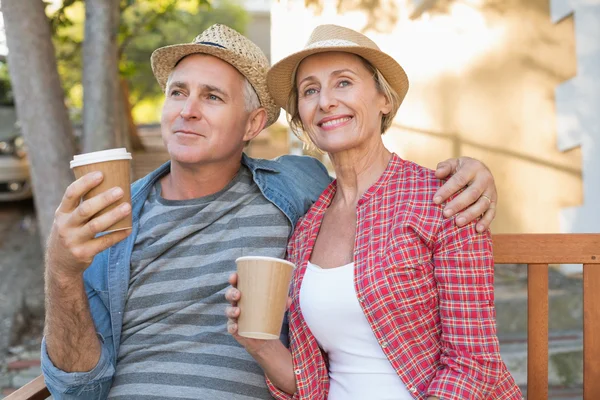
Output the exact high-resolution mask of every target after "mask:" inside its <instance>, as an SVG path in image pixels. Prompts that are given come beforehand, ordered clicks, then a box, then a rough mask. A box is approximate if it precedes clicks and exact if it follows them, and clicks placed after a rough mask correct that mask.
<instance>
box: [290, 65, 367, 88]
mask: <svg viewBox="0 0 600 400" xmlns="http://www.w3.org/2000/svg"><path fill="white" fill-rule="evenodd" d="M345 72H351V73H352V74H354V75H356V71H354V70H352V69H350V68H342V69H336V70H335V71H333V72H332V73H331V74H330V75H333V76H337V75H341V74H343V73H345ZM315 79H316V78H315V76H314V75H310V76H307V77H306V78H304V79H302V80H301V81H300V82H298V87H300V86H301V85H302V83H304V81H308V80H315Z"/></svg>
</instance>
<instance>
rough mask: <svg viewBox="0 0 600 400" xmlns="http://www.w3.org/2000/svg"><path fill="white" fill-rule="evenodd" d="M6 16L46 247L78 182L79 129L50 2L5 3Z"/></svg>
mask: <svg viewBox="0 0 600 400" xmlns="http://www.w3.org/2000/svg"><path fill="white" fill-rule="evenodd" d="M2 12H3V15H4V24H5V29H6V42H7V45H8V48H9V53H8V66H9V71H10V75H11V79H12V84H13V91H14V96H15V102H16V108H17V116H18V119H19V121H20V123H21V127H22V130H23V136H24V138H25V143H26V144H27V147H28V151H29V160H30V163H31V172H32V182H33V191H34V200H35V207H36V211H37V218H38V222H39V226H40V238H41V240H42V245H45V243H46V238H47V236H48V233H49V232H50V229H51V227H52V222H53V220H54V212H55V210H56V208H57V207H58V205H59V204H60V200H61V198H62V196H63V194H64V191H65V189H66V187H67V186H68V185H69V184H70V183H71V182H72V181H73V174H72V172H71V170H70V168H69V161H70V160H71V159H72V158H73V154H74V152H75V142H74V139H73V128H72V126H71V123H70V121H69V115H68V112H67V108H66V106H65V103H64V92H63V89H62V87H61V84H60V78H59V76H58V70H57V66H56V57H55V54H54V45H53V44H52V39H51V33H50V23H49V20H48V18H47V17H46V14H45V10H44V3H43V2H42V1H40V0H19V1H12V0H9V1H3V2H2ZM40 273H41V271H40Z"/></svg>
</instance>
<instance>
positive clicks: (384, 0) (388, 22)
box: [304, 0, 412, 32]
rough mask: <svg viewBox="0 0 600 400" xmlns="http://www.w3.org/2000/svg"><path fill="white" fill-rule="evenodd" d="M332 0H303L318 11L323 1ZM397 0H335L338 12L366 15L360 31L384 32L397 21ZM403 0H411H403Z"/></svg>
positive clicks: (321, 7)
mask: <svg viewBox="0 0 600 400" xmlns="http://www.w3.org/2000/svg"><path fill="white" fill-rule="evenodd" d="M333 1H334V0H304V4H305V5H306V6H307V7H313V8H314V9H315V11H317V12H318V13H320V12H321V11H322V10H323V6H324V5H325V3H330V2H331V3H333ZM397 1H398V0H335V6H336V8H337V11H338V13H340V14H343V13H346V12H350V11H360V12H362V13H364V14H365V15H366V17H367V23H366V25H365V26H364V27H363V28H362V31H363V32H364V31H368V30H375V31H380V32H386V31H390V30H391V29H393V27H394V26H395V25H396V22H397V21H398V12H399V11H398V5H397ZM403 1H405V2H408V1H412V0H403Z"/></svg>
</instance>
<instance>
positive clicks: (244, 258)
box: [235, 256, 296, 268]
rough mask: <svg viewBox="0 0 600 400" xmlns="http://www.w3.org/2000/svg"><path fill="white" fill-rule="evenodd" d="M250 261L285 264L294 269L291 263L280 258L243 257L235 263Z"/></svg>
mask: <svg viewBox="0 0 600 400" xmlns="http://www.w3.org/2000/svg"><path fill="white" fill-rule="evenodd" d="M250 260H264V261H278V262H280V263H283V264H287V265H289V266H291V267H292V268H296V266H295V265H294V263H291V262H289V261H287V260H284V259H282V258H277V257H267V256H243V257H238V258H236V259H235V262H236V263H237V262H238V261H250Z"/></svg>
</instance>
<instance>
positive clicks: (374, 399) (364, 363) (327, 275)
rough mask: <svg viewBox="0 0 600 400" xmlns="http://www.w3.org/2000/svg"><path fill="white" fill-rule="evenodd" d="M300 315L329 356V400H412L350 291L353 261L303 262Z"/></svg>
mask: <svg viewBox="0 0 600 400" xmlns="http://www.w3.org/2000/svg"><path fill="white" fill-rule="evenodd" d="M300 309H301V311H302V315H303V317H304V320H305V321H306V323H307V325H308V327H309V328H310V330H311V332H312V333H313V335H314V336H315V338H316V339H317V342H318V343H319V345H320V346H321V348H322V349H323V350H325V352H327V355H328V357H329V378H330V388H329V397H328V400H364V399H369V400H392V399H393V400H412V399H413V397H412V395H411V394H410V392H409V391H408V390H407V389H406V386H405V385H404V383H403V382H402V380H401V379H400V377H399V376H398V375H397V374H396V371H395V370H394V368H393V367H392V365H391V364H390V362H389V361H388V359H387V357H386V356H385V354H384V353H383V350H381V347H380V346H379V343H378V342H377V339H376V338H375V335H374V334H373V331H372V330H371V326H370V325H369V322H368V321H367V318H366V317H365V316H364V314H363V311H362V308H361V307H360V304H359V302H358V299H357V297H356V292H355V291H354V263H350V264H346V265H344V266H341V267H338V268H330V269H323V268H321V267H319V266H317V265H315V264H312V263H310V262H309V263H308V266H307V269H306V274H305V275H304V279H303V280H302V287H301V289H300Z"/></svg>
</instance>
